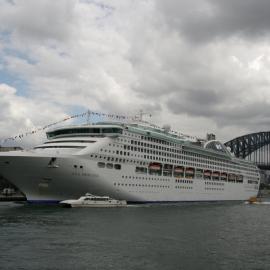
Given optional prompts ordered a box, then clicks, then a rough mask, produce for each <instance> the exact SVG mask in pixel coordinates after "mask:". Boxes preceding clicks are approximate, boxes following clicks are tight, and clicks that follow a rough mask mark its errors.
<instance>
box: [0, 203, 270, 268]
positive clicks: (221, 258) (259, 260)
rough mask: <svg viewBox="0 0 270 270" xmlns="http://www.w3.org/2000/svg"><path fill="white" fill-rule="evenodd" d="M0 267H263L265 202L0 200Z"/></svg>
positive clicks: (267, 245)
mask: <svg viewBox="0 0 270 270" xmlns="http://www.w3.org/2000/svg"><path fill="white" fill-rule="evenodd" d="M0 243H1V246H0V269H28V270H31V269H174V270H175V269H270V205H244V204H243V203H223V204H222V203H219V204H213V203H212V204H179V205H152V206H139V207H136V206H131V207H128V208H113V209H109V208H103V209H102V208H99V209H97V208H93V209H91V208H88V209H83V208H80V209H64V208H60V207H58V206H31V205H18V204H15V203H0Z"/></svg>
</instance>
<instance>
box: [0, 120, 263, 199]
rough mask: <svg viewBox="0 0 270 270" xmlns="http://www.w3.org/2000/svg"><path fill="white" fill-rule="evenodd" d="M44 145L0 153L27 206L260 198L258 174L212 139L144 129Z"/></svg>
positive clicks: (129, 126)
mask: <svg viewBox="0 0 270 270" xmlns="http://www.w3.org/2000/svg"><path fill="white" fill-rule="evenodd" d="M47 138H48V140H47V141H46V142H45V143H43V144H42V145H39V146H37V147H35V148H34V149H32V150H28V151H16V152H8V153H0V174H1V175H2V176H3V177H5V178H6V179H8V180H9V181H11V182H12V183H14V184H15V185H16V186H17V187H18V188H19V189H20V190H21V191H22V192H23V193H24V194H25V195H26V197H27V200H28V201H33V202H41V201H44V202H52V201H61V200H65V199H69V198H77V197H79V196H81V195H82V194H85V193H86V192H90V193H92V194H96V195H100V196H103V195H106V196H110V197H113V198H116V199H122V200H126V201H128V202H178V201H217V200H246V199H248V198H250V197H252V196H256V195H257V193H258V189H259V184H260V175H259V170H258V168H257V167H256V166H255V165H254V164H253V163H251V162H249V161H246V160H243V159H238V158H235V157H233V156H232V155H231V154H230V153H229V151H228V150H227V149H226V148H225V146H224V145H223V144H221V143H220V142H218V141H216V140H210V141H202V140H196V139H190V138H188V137H186V136H181V135H177V134H176V133H173V132H170V131H169V128H159V127H156V126H153V125H151V124H148V123H145V122H135V123H121V122H101V123H96V124H91V125H90V124H87V125H79V126H66V127H62V128H57V129H54V130H51V131H49V132H47Z"/></svg>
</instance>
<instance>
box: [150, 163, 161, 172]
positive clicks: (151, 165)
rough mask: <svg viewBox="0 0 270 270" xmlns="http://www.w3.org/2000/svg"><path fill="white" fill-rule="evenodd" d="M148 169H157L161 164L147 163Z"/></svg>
mask: <svg viewBox="0 0 270 270" xmlns="http://www.w3.org/2000/svg"><path fill="white" fill-rule="evenodd" d="M149 169H150V170H155V171H159V170H160V169H161V165H160V164H159V163H151V164H150V165H149Z"/></svg>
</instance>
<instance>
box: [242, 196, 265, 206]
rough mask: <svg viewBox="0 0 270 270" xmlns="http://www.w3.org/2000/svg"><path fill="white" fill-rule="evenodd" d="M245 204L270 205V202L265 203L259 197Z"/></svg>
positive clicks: (250, 199)
mask: <svg viewBox="0 0 270 270" xmlns="http://www.w3.org/2000/svg"><path fill="white" fill-rule="evenodd" d="M245 204H265V205H267V204H268V205H270V202H269V201H268V202H264V201H262V200H261V199H260V198H257V197H250V198H249V199H248V200H247V201H246V202H245Z"/></svg>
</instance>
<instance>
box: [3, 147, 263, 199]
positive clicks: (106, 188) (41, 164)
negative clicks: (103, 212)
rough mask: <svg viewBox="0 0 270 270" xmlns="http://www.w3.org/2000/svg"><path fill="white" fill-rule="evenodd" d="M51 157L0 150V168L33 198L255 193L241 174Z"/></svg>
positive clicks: (231, 196)
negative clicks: (162, 172)
mask: <svg viewBox="0 0 270 270" xmlns="http://www.w3.org/2000/svg"><path fill="white" fill-rule="evenodd" d="M50 159H51V156H41V155H36V154H32V153H30V152H20V153H18V152H10V153H1V155H0V173H1V175H2V176H3V177H4V178H6V179H8V180H9V181H11V182H12V183H13V184H15V185H16V186H17V187H18V188H19V189H20V190H21V191H22V192H23V193H24V194H25V196H26V198H27V201H29V202H35V203H39V202H43V203H44V202H48V203H50V202H59V201H62V200H67V199H71V198H78V197H80V196H81V195H82V194H85V193H87V192H90V193H92V194H96V195H100V196H102V195H108V196H110V197H113V198H115V199H118V200H126V201H127V202H138V203H146V202H181V201H183V202H184V201H185V202H189V201H229V200H247V199H249V198H250V197H252V196H257V193H258V185H250V184H247V183H246V181H245V179H244V182H243V183H230V182H227V181H213V180H204V179H202V178H201V179H196V178H193V179H192V180H189V179H186V178H178V177H177V178H176V177H166V176H154V175H147V176H145V175H141V176H140V175H139V174H137V173H135V165H132V164H122V169H121V170H119V171H118V170H111V169H108V168H98V166H97V161H95V160H89V159H88V158H86V157H85V156H81V157H80V156H72V155H70V156H58V157H57V165H55V166H48V163H49V161H50ZM74 164H76V166H77V167H76V168H75V167H74Z"/></svg>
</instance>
